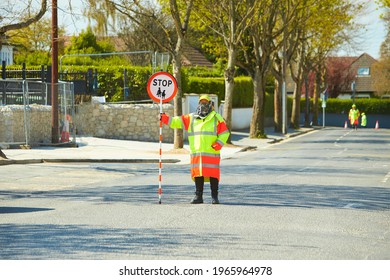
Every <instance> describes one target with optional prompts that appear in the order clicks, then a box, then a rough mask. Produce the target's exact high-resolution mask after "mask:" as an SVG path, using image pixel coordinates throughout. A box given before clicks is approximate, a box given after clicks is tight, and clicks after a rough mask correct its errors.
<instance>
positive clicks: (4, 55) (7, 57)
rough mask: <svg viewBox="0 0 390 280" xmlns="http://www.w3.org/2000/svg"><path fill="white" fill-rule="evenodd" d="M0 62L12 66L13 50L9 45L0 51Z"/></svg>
mask: <svg viewBox="0 0 390 280" xmlns="http://www.w3.org/2000/svg"><path fill="white" fill-rule="evenodd" d="M0 60H1V61H5V64H6V65H12V64H14V48H13V47H12V46H10V45H3V46H2V47H1V50H0Z"/></svg>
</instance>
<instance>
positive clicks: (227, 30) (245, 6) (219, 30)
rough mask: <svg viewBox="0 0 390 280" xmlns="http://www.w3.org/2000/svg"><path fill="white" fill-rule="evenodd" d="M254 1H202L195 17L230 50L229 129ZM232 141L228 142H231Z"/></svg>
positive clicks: (227, 83)
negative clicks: (240, 54)
mask: <svg viewBox="0 0 390 280" xmlns="http://www.w3.org/2000/svg"><path fill="white" fill-rule="evenodd" d="M251 2H252V1H251V0H199V1H196V8H195V9H194V10H195V12H194V14H195V16H196V17H197V19H198V20H199V21H200V22H202V23H203V26H205V27H208V28H210V29H211V30H213V31H214V33H215V34H216V35H217V36H219V37H221V38H222V40H223V42H224V44H225V47H226V51H227V65H226V68H225V72H224V77H225V105H224V110H223V117H224V119H225V121H226V124H227V126H228V128H229V129H231V122H232V107H233V90H234V75H235V71H236V69H235V67H236V63H237V52H238V49H239V44H240V42H241V40H242V38H243V36H244V35H245V32H246V30H247V29H248V27H249V25H250V23H251V20H252V18H253V15H254V6H253V5H250V4H251ZM230 141H231V140H230V138H229V140H228V143H230Z"/></svg>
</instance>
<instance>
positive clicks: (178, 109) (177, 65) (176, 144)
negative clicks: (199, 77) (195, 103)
mask: <svg viewBox="0 0 390 280" xmlns="http://www.w3.org/2000/svg"><path fill="white" fill-rule="evenodd" d="M180 57H181V52H180V51H177V52H176V54H175V57H174V58H173V61H172V64H173V76H174V77H175V79H176V82H177V93H176V96H175V98H174V99H173V103H174V115H175V116H181V115H182V114H183V109H182V86H181V61H180ZM183 147H184V141H183V129H175V130H174V135H173V148H174V149H181V148H183Z"/></svg>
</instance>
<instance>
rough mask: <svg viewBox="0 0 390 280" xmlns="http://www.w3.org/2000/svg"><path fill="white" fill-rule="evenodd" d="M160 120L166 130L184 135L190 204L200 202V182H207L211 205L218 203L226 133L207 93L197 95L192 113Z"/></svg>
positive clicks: (227, 130) (223, 122) (202, 183)
mask: <svg viewBox="0 0 390 280" xmlns="http://www.w3.org/2000/svg"><path fill="white" fill-rule="evenodd" d="M161 121H162V122H163V123H164V124H166V125H169V127H170V128H179V129H180V128H181V129H184V130H186V131H187V132H188V142H189V145H190V153H191V155H190V156H191V177H192V179H193V180H194V181H195V197H194V198H193V199H192V201H191V203H192V204H199V203H203V187H204V183H205V182H210V189H211V198H212V204H219V200H218V185H219V181H220V167H219V165H220V160H221V158H220V150H221V149H222V147H223V145H225V144H226V141H227V140H228V138H229V135H230V132H229V129H228V128H227V126H226V123H225V120H224V119H223V118H222V116H221V115H220V114H218V113H217V112H215V111H214V107H213V102H212V101H211V99H210V97H209V96H208V95H207V94H204V95H201V96H200V98H199V103H198V107H197V109H196V112H195V113H191V114H188V115H182V116H177V117H170V116H168V115H166V114H164V113H163V114H161Z"/></svg>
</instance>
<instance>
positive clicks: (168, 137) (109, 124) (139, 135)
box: [75, 101, 173, 143]
mask: <svg viewBox="0 0 390 280" xmlns="http://www.w3.org/2000/svg"><path fill="white" fill-rule="evenodd" d="M76 111H77V112H76V115H75V123H76V129H77V134H79V135H90V136H95V137H102V138H111V139H121V140H137V141H149V142H156V141H157V142H158V141H159V135H160V134H159V124H160V122H159V114H160V107H159V105H158V104H108V103H99V102H95V101H93V102H91V103H83V104H80V105H78V107H77V110H76ZM163 111H164V112H165V113H167V114H169V115H173V105H171V104H163ZM163 141H164V142H166V143H173V130H172V129H170V128H168V127H167V126H165V125H164V126H163Z"/></svg>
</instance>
